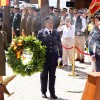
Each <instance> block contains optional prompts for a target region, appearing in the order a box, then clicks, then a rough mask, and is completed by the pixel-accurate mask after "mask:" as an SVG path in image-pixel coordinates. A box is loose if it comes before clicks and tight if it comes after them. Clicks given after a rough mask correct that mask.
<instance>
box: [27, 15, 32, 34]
mask: <svg viewBox="0 0 100 100" xmlns="http://www.w3.org/2000/svg"><path fill="white" fill-rule="evenodd" d="M32 19H33V14H29V15H28V17H27V21H26V35H32V30H31V27H32Z"/></svg>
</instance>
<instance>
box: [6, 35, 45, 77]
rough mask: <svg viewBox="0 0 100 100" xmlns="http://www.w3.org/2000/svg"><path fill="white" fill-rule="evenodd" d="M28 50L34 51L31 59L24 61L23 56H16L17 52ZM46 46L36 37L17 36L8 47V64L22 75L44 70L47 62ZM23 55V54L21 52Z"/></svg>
mask: <svg viewBox="0 0 100 100" xmlns="http://www.w3.org/2000/svg"><path fill="white" fill-rule="evenodd" d="M25 49H26V50H27V49H28V51H29V52H31V53H32V58H31V60H30V61H29V62H28V63H27V64H24V63H23V59H22V58H21V57H19V58H16V52H18V51H20V50H22V51H21V52H23V50H25ZM45 54H46V47H45V46H42V45H41V42H40V41H39V40H37V39H36V38H35V37H32V36H26V37H22V36H20V37H16V38H15V39H14V41H13V43H12V44H11V45H10V47H9V49H8V54H7V57H8V65H9V66H10V67H11V68H12V70H13V72H15V73H17V74H20V75H22V76H30V75H32V74H34V73H36V72H39V71H42V70H43V64H44V62H45ZM20 55H22V54H20Z"/></svg>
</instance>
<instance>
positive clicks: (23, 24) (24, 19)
mask: <svg viewBox="0 0 100 100" xmlns="http://www.w3.org/2000/svg"><path fill="white" fill-rule="evenodd" d="M27 17H28V14H24V15H22V16H21V23H20V30H21V32H22V30H24V33H25V34H26V20H27Z"/></svg>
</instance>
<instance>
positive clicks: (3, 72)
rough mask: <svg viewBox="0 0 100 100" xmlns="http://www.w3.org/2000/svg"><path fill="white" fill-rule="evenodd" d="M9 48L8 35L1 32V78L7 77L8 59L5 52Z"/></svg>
mask: <svg viewBox="0 0 100 100" xmlns="http://www.w3.org/2000/svg"><path fill="white" fill-rule="evenodd" d="M7 47H8V43H7V34H6V33H5V32H3V31H0V76H5V75H6V70H5V62H6V57H5V51H4V50H6V49H7Z"/></svg>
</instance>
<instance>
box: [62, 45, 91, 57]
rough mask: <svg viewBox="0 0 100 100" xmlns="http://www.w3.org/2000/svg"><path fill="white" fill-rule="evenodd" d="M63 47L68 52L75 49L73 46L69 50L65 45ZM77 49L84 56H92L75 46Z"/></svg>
mask: <svg viewBox="0 0 100 100" xmlns="http://www.w3.org/2000/svg"><path fill="white" fill-rule="evenodd" d="M62 47H63V48H64V49H67V50H70V49H72V48H73V46H72V47H70V48H67V47H65V46H64V45H63V44H62ZM75 48H76V49H77V50H78V51H79V52H80V53H82V54H85V55H90V54H88V53H85V52H83V51H82V50H80V49H79V48H78V47H77V46H75Z"/></svg>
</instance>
